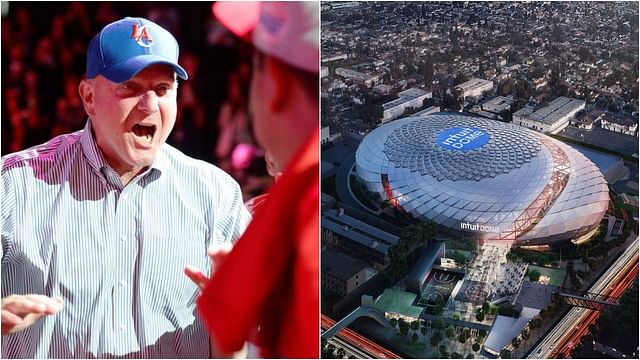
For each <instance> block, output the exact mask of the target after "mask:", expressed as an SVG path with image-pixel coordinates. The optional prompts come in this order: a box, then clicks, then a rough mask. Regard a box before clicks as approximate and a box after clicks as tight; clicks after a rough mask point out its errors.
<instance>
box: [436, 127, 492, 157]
mask: <svg viewBox="0 0 640 360" xmlns="http://www.w3.org/2000/svg"><path fill="white" fill-rule="evenodd" d="M488 142H489V134H488V133H487V132H486V131H485V130H482V129H478V128H472V127H464V128H463V127H454V128H449V129H447V130H444V131H443V132H441V133H440V134H439V135H438V137H437V138H436V143H438V145H440V146H442V147H443V148H445V149H447V150H452V151H467V150H473V149H477V148H479V147H481V146H483V145H485V144H486V143H488Z"/></svg>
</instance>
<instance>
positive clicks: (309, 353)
mask: <svg viewBox="0 0 640 360" xmlns="http://www.w3.org/2000/svg"><path fill="white" fill-rule="evenodd" d="M213 11H214V14H215V15H216V17H217V18H218V20H219V21H220V22H222V23H223V24H224V25H225V26H227V27H228V28H229V29H230V30H231V31H232V32H234V33H235V34H236V35H238V36H239V37H242V38H245V39H251V41H252V43H253V44H254V45H255V48H256V51H255V55H254V69H253V77H252V80H251V90H250V97H251V98H250V110H251V113H252V116H253V128H254V131H255V135H256V138H257V140H258V142H259V143H260V144H261V145H262V146H263V147H264V148H265V150H266V151H268V152H269V153H270V154H271V155H272V156H273V158H274V161H275V162H276V163H277V164H278V165H279V166H280V167H281V169H283V170H282V176H281V177H280V178H279V179H278V181H277V182H276V183H275V185H274V186H273V187H272V188H271V190H270V191H269V195H268V197H267V199H266V200H265V201H264V203H263V204H262V205H261V206H260V208H259V209H258V210H257V211H256V213H255V214H254V218H253V220H252V222H251V223H250V224H249V227H248V228H247V230H246V232H245V233H244V235H243V236H242V237H241V238H240V240H238V241H237V242H236V244H235V245H234V246H233V250H231V252H230V253H228V255H225V254H221V253H218V254H213V255H214V256H213V257H212V258H213V260H214V268H215V270H214V271H213V275H212V277H211V279H206V278H205V277H204V275H203V274H202V273H199V272H198V271H196V270H195V269H186V273H187V275H188V276H189V277H190V278H191V279H192V280H193V281H195V282H197V283H199V284H200V285H201V286H202V287H203V291H202V295H201V297H200V299H199V300H198V310H199V311H200V313H201V314H202V316H203V318H204V319H205V322H206V324H207V326H208V328H209V330H210V333H211V338H212V344H213V346H214V349H215V353H214V355H216V356H220V355H223V354H230V353H233V352H236V351H238V350H240V349H241V348H242V346H243V344H244V343H245V342H246V341H250V342H252V343H254V344H255V345H256V346H257V347H258V349H259V351H260V354H259V355H260V356H262V357H265V358H318V357H319V349H320V345H319V340H320V336H319V313H320V307H319V232H320V231H319V215H320V209H319V194H320V186H319V147H320V143H319V82H318V80H319V77H318V72H319V62H320V61H319V60H320V59H319V4H318V3H317V2H262V3H248V2H217V3H215V4H214V7H213Z"/></svg>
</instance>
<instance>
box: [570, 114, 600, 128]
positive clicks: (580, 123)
mask: <svg viewBox="0 0 640 360" xmlns="http://www.w3.org/2000/svg"><path fill="white" fill-rule="evenodd" d="M603 114H604V113H603V112H602V111H600V110H591V111H589V112H586V113H585V114H583V115H581V116H576V118H575V119H573V120H571V121H570V125H571V126H575V127H577V128H578V129H585V130H591V129H593V125H594V124H597V123H598V122H599V121H600V120H601V119H602V115H603Z"/></svg>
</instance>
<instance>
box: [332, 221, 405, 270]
mask: <svg viewBox="0 0 640 360" xmlns="http://www.w3.org/2000/svg"><path fill="white" fill-rule="evenodd" d="M320 223H321V227H322V241H323V243H325V244H327V245H330V246H332V247H335V248H338V249H340V250H341V251H343V252H345V253H347V254H349V255H351V256H354V257H358V258H361V259H364V260H367V261H369V262H370V263H371V264H372V265H374V267H375V268H376V269H378V270H380V269H382V268H384V266H386V265H387V264H388V263H389V258H388V252H389V248H390V247H392V246H394V245H396V244H397V243H398V240H399V237H398V236H396V235H393V234H390V233H388V232H386V231H383V230H380V229H378V228H377V227H375V226H371V225H369V224H367V223H365V222H363V221H360V220H358V219H356V218H353V217H351V216H349V215H345V214H344V213H343V212H342V211H341V210H329V211H327V212H325V213H324V214H323V216H322V218H321V220H320Z"/></svg>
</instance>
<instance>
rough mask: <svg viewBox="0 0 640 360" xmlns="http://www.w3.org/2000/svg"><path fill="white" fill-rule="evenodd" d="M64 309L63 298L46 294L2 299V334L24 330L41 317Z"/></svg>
mask: <svg viewBox="0 0 640 360" xmlns="http://www.w3.org/2000/svg"><path fill="white" fill-rule="evenodd" d="M61 309H62V298H61V297H55V298H50V297H48V296H44V295H36V294H28V295H11V296H8V297H6V298H4V299H2V335H6V334H11V333H14V332H18V331H22V330H24V329H26V328H27V327H29V326H31V325H33V323H35V322H36V321H38V320H39V319H40V318H41V317H43V316H47V315H54V314H56V313H57V312H58V311H60V310H61Z"/></svg>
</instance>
